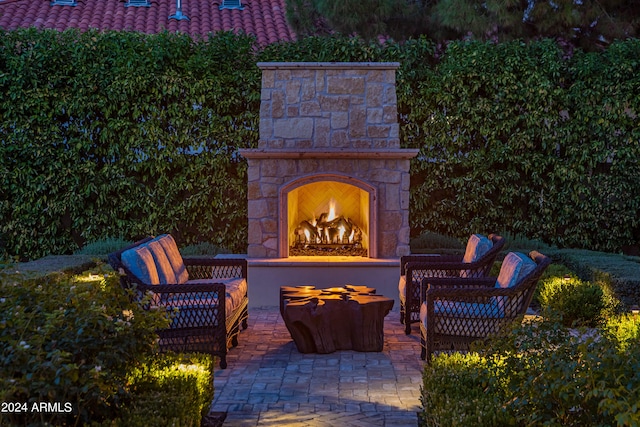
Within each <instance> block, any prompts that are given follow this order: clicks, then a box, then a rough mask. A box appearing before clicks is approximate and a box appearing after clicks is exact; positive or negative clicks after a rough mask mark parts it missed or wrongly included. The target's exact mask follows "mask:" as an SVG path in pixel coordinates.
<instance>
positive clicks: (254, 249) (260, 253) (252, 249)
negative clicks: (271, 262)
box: [247, 242, 275, 258]
mask: <svg viewBox="0 0 640 427" xmlns="http://www.w3.org/2000/svg"><path fill="white" fill-rule="evenodd" d="M247 256H248V257H249V258H266V257H267V250H266V248H265V247H264V246H262V242H260V244H253V245H249V246H248V247H247ZM274 258H275V257H274Z"/></svg>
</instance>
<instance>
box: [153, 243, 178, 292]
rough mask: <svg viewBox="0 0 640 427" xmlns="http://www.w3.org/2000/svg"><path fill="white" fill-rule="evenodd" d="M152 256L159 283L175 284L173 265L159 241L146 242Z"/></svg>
mask: <svg viewBox="0 0 640 427" xmlns="http://www.w3.org/2000/svg"><path fill="white" fill-rule="evenodd" d="M146 246H147V247H148V248H149V251H150V252H151V255H152V256H153V260H154V261H155V264H156V270H157V271H158V279H159V280H160V284H161V285H175V284H177V283H178V281H177V279H176V275H175V273H174V272H173V267H172V266H171V263H170V262H169V259H168V258H167V254H166V252H165V250H164V248H163V247H162V245H161V244H160V242H158V241H155V240H152V241H150V242H148V243H147V244H146Z"/></svg>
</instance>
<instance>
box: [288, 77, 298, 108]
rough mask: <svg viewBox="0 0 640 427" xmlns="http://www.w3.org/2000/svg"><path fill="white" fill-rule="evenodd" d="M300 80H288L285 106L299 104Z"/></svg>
mask: <svg viewBox="0 0 640 427" xmlns="http://www.w3.org/2000/svg"><path fill="white" fill-rule="evenodd" d="M301 87H302V85H301V83H300V80H290V81H288V82H287V89H286V100H287V104H297V103H299V102H300V88H301Z"/></svg>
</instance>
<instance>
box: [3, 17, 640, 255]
mask: <svg viewBox="0 0 640 427" xmlns="http://www.w3.org/2000/svg"><path fill="white" fill-rule="evenodd" d="M639 56H640V41H638V40H630V41H626V42H621V43H615V44H613V45H611V46H610V47H609V48H608V49H607V50H606V51H604V52H600V53H581V52H578V53H577V54H575V55H574V56H572V57H571V58H565V56H564V55H563V52H562V51H561V50H560V48H559V47H558V45H556V44H555V43H554V42H551V41H540V42H534V43H530V44H524V43H520V42H509V43H504V44H498V45H494V44H491V43H479V42H453V43H451V44H450V45H448V47H446V48H445V49H444V51H441V50H438V49H436V47H435V46H434V45H433V44H432V43H430V42H429V41H428V40H426V39H417V40H410V41H408V42H406V43H404V44H397V43H387V44H385V45H380V44H377V43H366V42H363V41H362V40H359V39H354V38H346V37H341V36H333V37H326V38H319V37H312V38H305V39H302V40H300V41H297V42H292V43H280V44H274V45H270V46H267V47H264V48H261V47H259V46H257V45H256V43H255V40H254V39H253V38H252V37H249V36H246V35H234V34H231V33H218V34H215V35H212V36H211V37H210V38H208V39H206V40H193V39H191V38H189V37H188V36H186V35H177V34H169V33H163V34H158V35H142V34H136V33H126V32H107V33H97V32H92V31H89V32H86V33H79V32H75V31H65V32H62V33H59V32H55V31H37V30H34V29H29V30H18V31H14V32H4V31H2V30H0V95H1V96H0V217H2V218H3V221H2V222H1V223H0V251H3V250H4V252H7V253H9V254H10V255H19V256H20V257H22V258H36V257H39V256H42V255H45V254H51V253H57V254H61V253H70V252H73V251H74V250H76V249H77V248H78V247H82V246H83V245H84V244H85V242H93V241H96V240H99V239H104V238H107V237H112V236H121V237H122V238H125V239H129V240H135V239H137V238H139V237H142V236H143V235H146V234H158V233H164V232H170V233H172V234H173V235H174V236H176V238H177V239H178V241H179V243H180V244H181V245H188V244H193V243H197V242H203V241H204V242H210V243H212V244H215V245H218V246H223V247H226V248H228V249H230V250H232V251H237V252H242V251H244V250H245V248H246V241H247V237H246V233H247V219H246V191H247V189H246V181H247V179H246V162H245V161H244V160H243V159H241V158H240V156H239V155H238V149H240V148H251V147H255V146H256V144H257V140H258V120H259V104H260V84H261V80H260V70H259V69H258V68H257V67H256V65H255V64H256V62H258V61H398V62H400V64H401V66H400V69H399V70H398V72H397V93H398V109H399V121H400V131H401V143H402V146H403V147H407V148H419V149H420V155H419V158H418V159H417V160H415V161H413V162H412V170H411V172H412V194H411V215H410V219H411V226H412V231H413V233H414V235H418V234H419V233H420V232H421V231H423V230H430V231H434V232H440V233H444V234H449V235H455V236H456V237H463V236H465V235H467V236H468V234H469V233H471V232H483V231H484V232H490V231H495V230H503V231H509V232H512V233H516V234H520V235H525V236H528V237H530V238H537V239H542V240H544V241H546V242H549V243H555V244H558V245H560V246H571V247H585V248H589V249H598V250H619V248H620V247H621V246H623V245H632V244H637V242H638V241H640V215H639V213H640V188H639V186H640V184H639V182H638V180H637V176H638V175H640V165H639V163H638V159H639V158H640V142H639V141H640V126H639V125H638V124H639V119H638V115H639V114H640V98H639V97H637V96H636V94H637V88H638V87H639V85H640V61H637V58H638V57H639Z"/></svg>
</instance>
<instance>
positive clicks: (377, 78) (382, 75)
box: [367, 70, 387, 84]
mask: <svg viewBox="0 0 640 427" xmlns="http://www.w3.org/2000/svg"><path fill="white" fill-rule="evenodd" d="M386 81H387V74H386V72H385V70H371V71H369V73H368V74H367V82H368V83H369V84H371V83H370V82H377V83H384V82H386Z"/></svg>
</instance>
